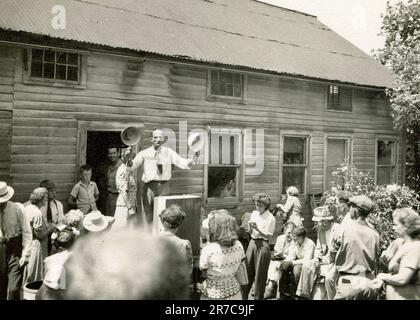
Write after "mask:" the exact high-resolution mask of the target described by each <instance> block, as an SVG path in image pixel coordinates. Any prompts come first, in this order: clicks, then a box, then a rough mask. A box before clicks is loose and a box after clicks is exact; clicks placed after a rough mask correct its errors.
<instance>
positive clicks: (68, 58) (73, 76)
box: [31, 49, 80, 82]
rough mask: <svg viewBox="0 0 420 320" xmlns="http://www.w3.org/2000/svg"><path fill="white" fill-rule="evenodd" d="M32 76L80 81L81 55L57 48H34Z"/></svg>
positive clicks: (32, 53)
mask: <svg viewBox="0 0 420 320" xmlns="http://www.w3.org/2000/svg"><path fill="white" fill-rule="evenodd" d="M31 78H41V79H48V80H63V81H71V82H79V78H80V55H79V54H77V53H70V52H63V51H55V50H43V49H32V50H31Z"/></svg>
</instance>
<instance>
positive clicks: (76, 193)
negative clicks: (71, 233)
mask: <svg viewBox="0 0 420 320" xmlns="http://www.w3.org/2000/svg"><path fill="white" fill-rule="evenodd" d="M91 177H92V167H91V166H89V165H87V164H85V165H84V166H81V167H80V181H79V182H78V183H76V184H75V185H74V187H73V189H72V190H71V193H70V197H69V205H70V206H71V207H73V208H74V207H77V209H79V210H80V211H82V212H83V214H87V213H89V212H91V211H95V210H97V208H96V201H97V200H98V199H99V190H98V187H97V185H96V183H95V182H93V181H90V178H91Z"/></svg>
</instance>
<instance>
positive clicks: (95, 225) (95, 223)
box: [83, 210, 114, 232]
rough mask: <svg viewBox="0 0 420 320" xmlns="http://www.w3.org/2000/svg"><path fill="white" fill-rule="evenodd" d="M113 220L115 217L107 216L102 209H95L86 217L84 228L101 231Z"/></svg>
mask: <svg viewBox="0 0 420 320" xmlns="http://www.w3.org/2000/svg"><path fill="white" fill-rule="evenodd" d="M113 220H114V218H113V217H106V216H104V215H103V214H102V213H101V212H100V211H98V210H95V211H92V212H91V213H88V214H87V215H86V216H85V217H84V219H83V228H85V229H86V230H88V231H90V232H100V231H102V230H105V229H106V228H107V227H108V225H109V224H110V222H112V221H113Z"/></svg>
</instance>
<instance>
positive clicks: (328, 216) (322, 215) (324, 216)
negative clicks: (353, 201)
mask: <svg viewBox="0 0 420 320" xmlns="http://www.w3.org/2000/svg"><path fill="white" fill-rule="evenodd" d="M323 220H327V221H332V220H334V216H333V215H332V213H331V212H330V210H329V208H328V206H321V207H316V208H315V209H314V215H313V217H312V221H316V222H319V221H323Z"/></svg>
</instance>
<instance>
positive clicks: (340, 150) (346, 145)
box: [325, 137, 351, 190]
mask: <svg viewBox="0 0 420 320" xmlns="http://www.w3.org/2000/svg"><path fill="white" fill-rule="evenodd" d="M325 148H326V150H325V159H326V162H325V189H326V190H328V189H330V188H331V182H332V181H334V180H333V177H332V172H333V171H336V169H337V168H338V167H340V164H341V163H343V162H351V150H350V138H339V137H338V138H335V137H334V138H332V137H328V138H327V139H326V143H325ZM337 183H343V181H337Z"/></svg>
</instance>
